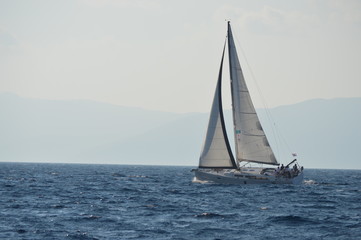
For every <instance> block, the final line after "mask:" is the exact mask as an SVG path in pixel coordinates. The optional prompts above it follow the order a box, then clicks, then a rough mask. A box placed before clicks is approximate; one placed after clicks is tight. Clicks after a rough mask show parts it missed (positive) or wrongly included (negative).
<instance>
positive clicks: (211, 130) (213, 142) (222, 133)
mask: <svg viewBox="0 0 361 240" xmlns="http://www.w3.org/2000/svg"><path fill="white" fill-rule="evenodd" d="M223 58H224V48H223V54H222V61H221V67H220V70H219V76H218V83H217V87H216V91H215V93H214V99H213V104H212V110H211V114H210V117H209V123H208V129H207V133H206V137H205V141H204V145H203V148H202V152H201V156H200V158H199V167H201V168H237V165H236V163H235V161H234V158H233V154H232V152H231V149H230V145H229V141H228V138H227V133H226V129H225V125H224V118H223V109H222V66H223Z"/></svg>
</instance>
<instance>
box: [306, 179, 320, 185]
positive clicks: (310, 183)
mask: <svg viewBox="0 0 361 240" xmlns="http://www.w3.org/2000/svg"><path fill="white" fill-rule="evenodd" d="M303 183H304V184H306V185H312V184H317V183H316V181H315V180H311V179H310V180H305V181H303Z"/></svg>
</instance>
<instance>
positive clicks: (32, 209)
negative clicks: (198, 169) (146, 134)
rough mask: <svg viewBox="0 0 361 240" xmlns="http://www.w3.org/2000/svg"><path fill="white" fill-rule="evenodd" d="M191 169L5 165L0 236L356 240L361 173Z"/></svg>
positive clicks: (360, 227) (1, 166) (0, 172)
mask: <svg viewBox="0 0 361 240" xmlns="http://www.w3.org/2000/svg"><path fill="white" fill-rule="evenodd" d="M190 170H191V168H190V167H164V166H162V167H157V166H125V165H81V164H37V163H0V239H286V238H287V239H288V238H291V239H360V238H361V237H360V236H361V184H360V183H361V171H360V170H316V169H306V170H305V183H304V184H303V185H240V186H235V185H234V186H233V185H219V184H201V183H195V182H192V179H193V174H192V173H191V172H190Z"/></svg>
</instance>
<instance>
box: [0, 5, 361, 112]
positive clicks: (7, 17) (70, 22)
mask: <svg viewBox="0 0 361 240" xmlns="http://www.w3.org/2000/svg"><path fill="white" fill-rule="evenodd" d="M225 19H230V20H231V23H232V27H233V32H234V35H235V37H236V45H237V47H238V51H239V54H240V60H241V64H242V66H243V69H244V73H245V77H246V80H247V82H248V85H249V89H250V91H251V93H252V94H253V95H254V96H255V97H254V101H255V105H256V107H263V106H262V104H261V101H260V98H259V97H257V94H258V92H257V88H256V84H255V81H256V82H257V84H258V85H259V87H260V89H261V92H262V95H263V97H264V98H265V99H266V103H267V105H268V106H269V107H275V106H279V105H286V104H292V103H296V102H300V101H304V100H307V99H312V98H336V97H361V44H360V43H361V1H359V0H355V1H353V0H342V1H341V0H339V1H332V0H329V1H319V0H304V1H301V0H300V1H288V0H274V1H270V0H267V1H251V0H247V1H245V0H244V1H241V0H236V1H227V0H225V1H212V0H207V1H206V0H204V1H194V0H192V1H188V0H182V1H171V0H147V1H145V0H144V1H142V0H118V1H116V0H88V1H87V0H69V1H67V0H62V1H49V0H39V1H36V0H34V1H18V0H0V92H13V93H16V94H18V95H20V96H24V97H32V98H45V99H91V100H96V101H102V102H108V103H113V104H117V105H123V106H134V107H142V108H145V109H152V110H162V111H170V112H207V111H209V109H210V106H211V101H212V98H213V97H212V95H213V93H214V88H215V84H216V80H217V74H218V69H219V63H220V58H221V53H222V47H223V43H224V40H225V36H226V22H225ZM241 48H242V49H243V52H244V54H243V53H242V52H241ZM244 56H245V57H246V59H247V61H248V63H249V66H248V65H247V64H246V63H245V58H244ZM250 69H251V70H250ZM252 72H253V75H254V77H252ZM227 76H228V75H225V77H227ZM225 102H226V104H229V102H228V101H225ZM226 108H227V106H226Z"/></svg>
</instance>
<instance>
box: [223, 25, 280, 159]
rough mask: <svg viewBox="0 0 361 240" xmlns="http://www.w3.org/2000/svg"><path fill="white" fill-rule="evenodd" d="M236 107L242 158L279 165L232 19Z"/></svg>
mask: <svg viewBox="0 0 361 240" xmlns="http://www.w3.org/2000/svg"><path fill="white" fill-rule="evenodd" d="M228 54H229V68H230V75H231V89H232V103H233V104H232V110H233V122H234V134H235V143H236V144H235V149H236V158H237V160H238V161H248V162H258V163H267V164H278V162H277V160H276V158H275V156H274V154H273V151H272V149H271V147H270V145H269V143H268V140H267V138H266V135H265V133H264V131H263V129H262V126H261V123H260V121H259V119H258V116H257V113H256V111H255V108H254V106H253V103H252V100H251V97H250V94H249V92H248V88H247V85H246V82H245V80H244V77H243V73H242V69H241V65H240V63H239V60H238V56H237V51H236V46H235V44H234V40H233V35H232V31H231V26H230V24H229V22H228Z"/></svg>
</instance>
